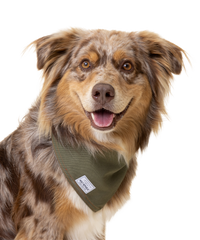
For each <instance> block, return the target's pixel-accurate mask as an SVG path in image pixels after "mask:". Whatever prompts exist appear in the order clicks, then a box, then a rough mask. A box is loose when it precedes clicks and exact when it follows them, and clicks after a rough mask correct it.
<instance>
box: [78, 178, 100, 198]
mask: <svg viewBox="0 0 200 240" xmlns="http://www.w3.org/2000/svg"><path fill="white" fill-rule="evenodd" d="M75 182H76V183H77V184H78V186H79V187H80V188H81V189H82V190H83V192H84V193H85V194H88V193H89V192H91V191H93V190H94V189H95V188H96V187H95V186H94V185H93V184H92V183H91V182H90V180H89V179H88V178H87V177H86V176H85V175H83V176H82V177H80V178H77V179H76V180H75Z"/></svg>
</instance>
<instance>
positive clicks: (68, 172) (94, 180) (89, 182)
mask: <svg viewBox="0 0 200 240" xmlns="http://www.w3.org/2000/svg"><path fill="white" fill-rule="evenodd" d="M52 142H53V148H54V151H55V154H56V157H57V159H58V162H59V164H60V166H61V168H62V170H63V173H64V174H65V177H66V178H67V180H68V181H69V183H70V184H71V186H72V187H73V188H74V190H75V191H76V192H77V193H78V195H79V196H80V197H81V198H82V200H83V201H84V202H85V203H86V204H87V205H88V207H89V208H90V209H92V210H93V211H94V212H97V211H99V210H100V209H102V208H103V206H104V205H105V204H106V203H107V202H108V201H109V200H110V199H111V197H112V196H113V195H114V194H115V192H116V191H117V189H118V188H119V186H120V184H121V182H122V181H123V179H124V177H125V175H126V172H127V169H128V167H127V164H126V162H125V160H124V159H120V160H118V154H117V152H115V151H109V152H104V153H103V154H100V153H97V154H95V156H92V155H91V154H90V153H89V152H88V151H87V150H86V149H84V148H81V147H79V148H78V147H77V148H72V147H71V146H69V145H68V146H62V145H61V144H60V143H59V142H58V141H57V139H56V138H55V136H53V135H52Z"/></svg>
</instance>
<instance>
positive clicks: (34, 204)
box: [0, 29, 187, 240]
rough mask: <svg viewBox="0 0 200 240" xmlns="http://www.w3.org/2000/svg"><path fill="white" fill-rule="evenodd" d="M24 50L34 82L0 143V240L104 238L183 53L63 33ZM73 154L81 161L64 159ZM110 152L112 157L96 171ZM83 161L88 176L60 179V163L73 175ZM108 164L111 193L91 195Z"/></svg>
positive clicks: (127, 39)
mask: <svg viewBox="0 0 200 240" xmlns="http://www.w3.org/2000/svg"><path fill="white" fill-rule="evenodd" d="M30 46H34V47H35V49H36V53H37V68H38V69H39V70H42V71H43V79H44V83H43V87H42V90H41V92H40V95H39V97H38V98H37V100H36V102H35V103H34V104H33V106H32V107H31V108H30V110H29V113H28V114H27V115H26V116H25V117H24V119H23V120H22V122H21V123H20V125H19V127H18V128H17V130H15V131H14V132H13V133H11V134H10V135H9V136H8V137H6V138H5V139H4V140H3V141H2V142H1V143H0V239H1V240H13V239H15V240H33V239H34V240H35V239H37V240H38V239H48V240H53V239H57V240H82V239H85V240H94V239H95V240H105V226H106V221H108V220H110V219H111V217H112V216H113V215H114V214H115V213H116V212H117V210H118V209H120V208H121V207H122V206H123V205H124V204H125V202H126V201H127V200H128V199H129V198H130V196H129V195H130V194H129V191H130V186H131V182H132V180H133V178H134V176H135V173H136V168H137V161H136V153H137V152H138V150H139V149H140V150H143V149H144V148H145V147H146V146H147V145H148V141H149V136H150V133H151V132H152V131H153V132H154V133H157V132H158V130H159V129H160V127H161V123H162V115H163V114H166V110H165V105H164V100H165V97H166V95H168V93H169V92H170V81H171V79H172V78H173V75H172V74H180V73H181V70H182V68H183V67H184V63H183V55H185V56H186V53H185V51H184V50H183V49H181V48H180V47H178V46H176V45H175V44H173V43H171V42H169V41H167V40H165V39H163V38H161V37H160V36H158V35H157V34H155V33H152V32H148V31H142V32H130V33H127V32H121V31H107V30H82V29H69V30H67V31H61V32H59V33H55V34H52V35H49V36H45V37H42V38H40V39H38V40H36V41H34V42H33V43H31V44H30ZM30 46H29V47H30ZM186 57H187V56H186ZM67 146H68V147H69V149H68V148H67ZM61 149H62V151H64V154H61V156H60V157H59V154H60V153H61ZM74 149H75V150H74ZM80 149H81V150H80ZM79 150H80V151H82V152H83V153H84V154H85V152H87V156H89V157H86V158H87V159H88V158H90V156H92V157H91V159H92V160H91V162H88V163H86V162H85V161H86V160H85V159H86V158H85V159H84V158H83V157H84V156H85V155H84V154H83V155H80V156H79V155H77V156H79V159H78V157H74V156H76V154H79V152H78V151H79ZM73 151H75V152H73ZM110 152H112V154H115V157H114V158H113V159H114V160H113V159H111V161H112V160H113V162H112V163H110V162H109V167H107V165H105V166H106V167H104V162H105V164H107V161H110V160H109V158H107V157H104V156H107V155H106V154H107V153H108V154H109V153H110ZM70 154H75V155H73V156H71V155H70ZM98 154H99V155H101V156H103V157H102V158H101V159H102V160H101V159H100V158H96V155H98ZM65 155H66V156H68V155H70V156H71V157H69V159H68V160H67V161H69V163H66V164H68V165H67V167H66V166H65V165H64V167H63V165H62V156H64V158H65ZM76 159H78V161H79V162H78V163H77V162H76V161H75V160H76ZM63 161H64V160H63ZM94 162H95V164H97V167H95V166H94V169H93V168H92V167H91V166H92V165H93V163H94ZM79 163H80V164H83V166H82V165H79ZM64 164H65V163H64ZM84 164H85V165H87V166H86V167H85V171H87V174H89V175H92V174H93V172H94V173H95V174H93V175H94V176H93V179H91V178H89V177H88V175H87V174H85V175H83V176H81V178H80V179H79V178H78V179H74V178H73V179H71V180H70V178H71V176H72V173H71V172H67V173H66V172H65V171H68V167H69V168H70V167H71V165H73V167H74V168H76V169H75V170H74V171H75V172H78V171H79V170H80V169H84V166H85V165H84ZM95 164H94V165H95ZM112 164H115V165H112ZM116 164H121V165H120V167H119V169H120V170H118V168H117V170H116V171H115V176H117V177H115V178H114V181H113V180H112V179H113V176H114V175H113V174H112V175H109V176H112V177H110V180H112V184H115V183H116V182H118V183H117V184H118V185H117V186H115V190H113V185H111V188H110V189H109V190H108V191H107V192H104V190H102V192H101V193H99V194H100V195H99V196H100V197H99V196H98V197H96V198H95V196H96V195H95V194H93V193H94V192H95V189H96V191H97V188H98V187H97V185H98V183H96V185H95V184H94V182H93V181H95V178H96V177H95V176H97V175H98V174H99V173H98V169H100V167H102V169H103V170H102V171H107V170H108V168H109V169H110V170H109V171H110V172H112V169H114V168H115V166H117V165H116ZM90 167H91V168H90ZM121 169H123V173H122V174H120V175H122V176H120V179H118V175H119V174H118V175H117V173H118V172H120V173H121ZM81 171H82V170H81ZM113 171H114V170H113ZM67 174H68V175H67ZM81 174H82V173H81ZM103 174H104V175H103V176H102V174H101V173H100V174H99V179H100V178H101V180H98V182H100V183H99V184H100V188H101V184H103V181H104V180H105V179H106V177H105V175H106V174H107V172H105V173H103ZM109 174H110V173H109ZM106 176H107V175H106ZM102 179H103V180H102ZM110 180H109V181H110ZM109 184H110V183H109ZM106 187H107V182H106ZM77 188H79V189H77ZM112 190H113V191H112ZM86 191H90V192H91V195H92V194H93V195H94V196H92V197H91V199H90V198H89V197H88V196H89V193H87V192H86ZM111 192H112V193H111ZM107 194H108V195H109V196H108V197H107V199H106V200H102V199H104V196H107ZM94 199H95V200H94ZM99 200H102V201H103V202H102V203H101V204H99V203H98V204H96V203H93V202H92V201H99ZM95 204H96V205H95Z"/></svg>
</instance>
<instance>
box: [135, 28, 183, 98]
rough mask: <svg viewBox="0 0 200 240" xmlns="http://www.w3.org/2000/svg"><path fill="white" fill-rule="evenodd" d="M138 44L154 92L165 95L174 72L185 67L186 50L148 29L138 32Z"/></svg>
mask: <svg viewBox="0 0 200 240" xmlns="http://www.w3.org/2000/svg"><path fill="white" fill-rule="evenodd" d="M137 44H138V46H139V48H140V54H141V55H142V59H143V60H142V61H143V64H142V67H143V70H144V72H145V73H146V75H147V76H148V78H149V82H150V85H151V88H152V91H153V93H154V94H155V95H158V94H159V91H162V93H163V94H164V95H165V94H167V93H168V92H169V84H170V82H169V79H170V78H172V77H173V76H172V73H173V74H180V73H181V70H182V67H184V64H183V56H182V55H183V54H184V55H185V56H186V54H185V52H184V50H183V49H181V48H180V47H178V46H176V45H175V44H173V43H171V42H169V41H167V40H165V39H163V38H161V37H159V36H158V35H157V34H155V33H152V32H148V31H143V32H139V33H137ZM186 58H187V56H186Z"/></svg>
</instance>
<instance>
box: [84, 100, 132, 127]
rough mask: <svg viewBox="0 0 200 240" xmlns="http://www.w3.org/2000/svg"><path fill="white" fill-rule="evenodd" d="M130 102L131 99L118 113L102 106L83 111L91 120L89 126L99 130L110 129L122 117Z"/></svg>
mask: <svg viewBox="0 0 200 240" xmlns="http://www.w3.org/2000/svg"><path fill="white" fill-rule="evenodd" d="M131 102H132V99H131V101H130V102H129V104H128V105H127V106H126V108H125V109H124V110H123V111H122V112H120V113H113V112H111V111H109V110H106V109H104V108H101V109H98V110H96V111H94V112H87V111H86V110H85V113H86V116H87V117H88V118H89V120H90V122H91V126H92V127H93V128H95V129H98V130H101V131H106V130H111V129H112V128H114V127H115V126H116V124H117V122H118V121H119V120H120V119H122V118H123V116H124V114H125V113H126V112H127V110H128V108H129V106H130V104H131Z"/></svg>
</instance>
